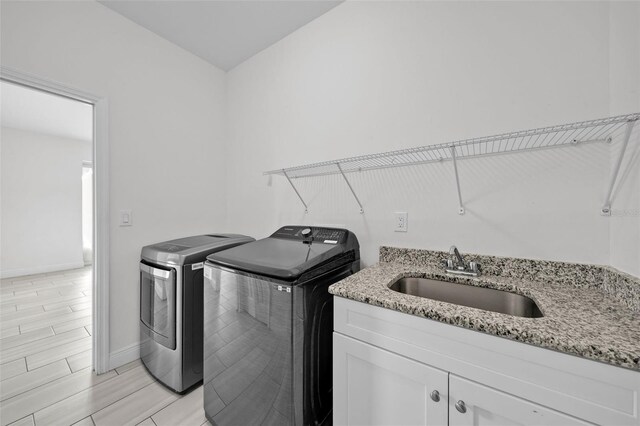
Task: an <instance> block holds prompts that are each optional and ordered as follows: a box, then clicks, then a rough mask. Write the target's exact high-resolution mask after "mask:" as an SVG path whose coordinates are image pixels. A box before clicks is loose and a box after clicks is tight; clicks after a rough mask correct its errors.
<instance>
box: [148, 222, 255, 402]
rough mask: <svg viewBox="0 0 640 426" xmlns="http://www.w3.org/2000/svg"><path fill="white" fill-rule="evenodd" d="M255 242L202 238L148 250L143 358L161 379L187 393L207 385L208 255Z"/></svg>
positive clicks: (243, 237)
mask: <svg viewBox="0 0 640 426" xmlns="http://www.w3.org/2000/svg"><path fill="white" fill-rule="evenodd" d="M251 241H255V240H254V239H253V238H251V237H247V236H246V235H238V234H212V235H198V236H194V237H188V238H180V239H177V240H171V241H165V242H162V243H158V244H153V245H149V246H146V247H143V248H142V253H141V256H140V257H141V259H140V340H141V344H140V358H141V359H142V363H143V364H144V365H145V367H146V368H147V370H149V372H150V373H151V374H152V375H153V376H154V377H155V378H156V379H158V381H160V382H161V383H163V384H164V385H166V386H167V387H169V388H170V389H172V390H174V391H175V392H179V393H184V392H186V391H188V390H189V389H190V388H192V387H193V386H194V385H196V384H197V383H199V382H200V381H202V324H203V323H202V321H203V318H202V309H203V304H202V291H203V270H204V269H203V268H204V261H205V259H206V257H207V256H208V255H210V254H211V253H215V252H217V251H220V250H224V249H228V248H231V247H235V246H238V245H241V244H245V243H248V242H251Z"/></svg>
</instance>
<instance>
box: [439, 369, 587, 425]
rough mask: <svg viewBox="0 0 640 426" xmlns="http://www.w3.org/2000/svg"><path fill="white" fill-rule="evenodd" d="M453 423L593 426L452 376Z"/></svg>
mask: <svg viewBox="0 0 640 426" xmlns="http://www.w3.org/2000/svg"><path fill="white" fill-rule="evenodd" d="M456 404H458V406H456ZM462 405H464V406H462ZM461 411H464V412H461ZM449 424H450V425H451V426H472V425H473V426H476V425H477V426H504V425H514V426H515V425H537V426H542V425H545V426H547V425H549V426H551V425H553V426H570V425H591V424H592V423H587V422H584V421H582V420H579V419H576V418H575V417H571V416H569V415H566V414H563V413H560V412H558V411H555V410H551V409H549V408H546V407H543V406H542V405H537V404H534V403H533V402H529V401H527V400H525V399H521V398H518V397H516V396H513V395H510V394H508V393H504V392H500V391H498V390H495V389H493V388H490V387H487V386H483V385H481V384H479V383H476V382H472V381H470V380H467V379H463V378H461V377H458V376H456V375H454V374H450V375H449Z"/></svg>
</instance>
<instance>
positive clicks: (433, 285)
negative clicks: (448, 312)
mask: <svg viewBox="0 0 640 426" xmlns="http://www.w3.org/2000/svg"><path fill="white" fill-rule="evenodd" d="M389 288H390V289H391V290H393V291H397V292H399V293H404V294H409V295H412V296H418V297H426V298H427V299H433V300H439V301H441V302H447V303H454V304H456V305H462V306H469V307H471V308H478V309H484V310H485V311H492V312H500V313H503V314H508V315H514V316H517V317H525V318H540V317H542V316H543V315H542V312H541V311H540V308H539V307H538V305H536V302H534V301H533V299H531V298H529V297H526V296H522V295H521V294H516V293H512V292H509V291H503V290H495V289H493V288H485V287H476V286H472V285H465V284H457V283H450V282H447V281H438V280H432V279H428V278H401V279H399V280H398V281H396V282H395V283H393V284H391V286H389Z"/></svg>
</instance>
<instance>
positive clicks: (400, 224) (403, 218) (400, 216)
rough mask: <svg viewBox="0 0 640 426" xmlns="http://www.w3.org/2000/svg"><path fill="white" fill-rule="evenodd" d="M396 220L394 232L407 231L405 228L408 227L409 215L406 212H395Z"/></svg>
mask: <svg viewBox="0 0 640 426" xmlns="http://www.w3.org/2000/svg"><path fill="white" fill-rule="evenodd" d="M395 216H396V221H395V229H394V231H396V232H407V228H408V227H409V216H408V215H407V212H395Z"/></svg>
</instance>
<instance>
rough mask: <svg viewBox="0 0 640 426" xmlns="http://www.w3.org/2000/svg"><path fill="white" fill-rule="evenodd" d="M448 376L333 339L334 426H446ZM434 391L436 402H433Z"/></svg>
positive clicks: (362, 345) (340, 338) (336, 335)
mask: <svg viewBox="0 0 640 426" xmlns="http://www.w3.org/2000/svg"><path fill="white" fill-rule="evenodd" d="M447 376H448V373H447V372H445V371H442V370H438V369H436V368H433V367H428V366H426V365H424V364H421V363H419V362H415V361H412V360H410V359H407V358H404V357H402V356H400V355H396V354H393V353H391V352H388V351H385V350H384V349H380V348H378V347H375V346H371V345H369V344H366V343H363V342H361V341H359V340H355V339H352V338H350V337H346V336H344V335H342V334H339V333H333V421H334V424H336V425H368V426H369V425H370V426H373V425H446V424H447V384H448V383H447V381H448V380H447V379H448V377H447ZM434 391H436V392H437V393H438V397H434V398H432V397H431V393H432V392H434ZM435 400H438V401H435Z"/></svg>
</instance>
